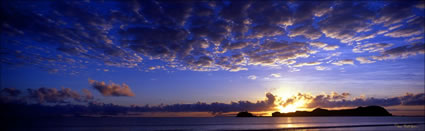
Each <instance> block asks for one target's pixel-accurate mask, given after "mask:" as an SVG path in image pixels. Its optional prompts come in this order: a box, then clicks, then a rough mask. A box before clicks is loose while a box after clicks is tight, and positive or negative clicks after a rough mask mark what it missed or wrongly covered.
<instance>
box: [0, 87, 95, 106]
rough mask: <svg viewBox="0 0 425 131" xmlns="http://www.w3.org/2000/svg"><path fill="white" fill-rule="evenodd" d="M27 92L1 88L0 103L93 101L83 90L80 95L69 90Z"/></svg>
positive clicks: (40, 89) (29, 89) (34, 90)
mask: <svg viewBox="0 0 425 131" xmlns="http://www.w3.org/2000/svg"><path fill="white" fill-rule="evenodd" d="M26 91H27V92H26V93H24V92H23V91H21V90H19V89H16V88H3V89H1V90H0V98H1V102H6V103H8V102H18V103H34V102H35V103H53V104H57V103H71V102H89V101H92V100H93V96H92V95H91V92H90V91H89V90H87V89H83V94H80V93H78V92H76V91H74V90H72V89H71V88H63V87H62V88H61V89H56V88H46V87H41V88H35V89H34V88H28V89H27V90H26Z"/></svg>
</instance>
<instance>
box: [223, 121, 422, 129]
mask: <svg viewBox="0 0 425 131" xmlns="http://www.w3.org/2000/svg"><path fill="white" fill-rule="evenodd" d="M417 125H425V123H402V124H373V125H342V126H313V127H294V128H279V129H253V130H250V131H286V130H305V129H332V128H356V127H383V126H396V127H400V128H409V127H414V126H417ZM226 131H229V130H226ZM232 131H239V130H232Z"/></svg>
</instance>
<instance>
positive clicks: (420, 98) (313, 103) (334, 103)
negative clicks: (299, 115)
mask: <svg viewBox="0 0 425 131" xmlns="http://www.w3.org/2000/svg"><path fill="white" fill-rule="evenodd" d="M350 96H351V94H350V93H341V94H339V93H336V92H331V94H321V95H316V96H314V95H310V94H305V93H299V94H297V95H295V96H292V97H290V98H288V99H287V100H284V101H282V102H281V103H280V105H282V106H286V105H289V104H292V103H295V102H297V101H300V100H303V101H306V105H305V107H306V108H318V107H320V108H335V107H357V106H370V105H379V106H396V105H407V106H410V105H424V104H425V103H424V102H425V95H424V93H418V94H411V93H406V95H403V96H395V97H389V98H374V97H367V98H366V97H353V98H351V99H350Z"/></svg>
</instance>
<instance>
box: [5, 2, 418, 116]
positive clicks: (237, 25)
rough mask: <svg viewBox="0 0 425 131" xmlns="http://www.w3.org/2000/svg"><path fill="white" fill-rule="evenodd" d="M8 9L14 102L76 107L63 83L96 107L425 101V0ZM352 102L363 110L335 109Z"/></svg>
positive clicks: (8, 79) (9, 84)
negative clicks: (305, 97)
mask: <svg viewBox="0 0 425 131" xmlns="http://www.w3.org/2000/svg"><path fill="white" fill-rule="evenodd" d="M1 6H2V9H1V12H2V19H4V20H3V21H2V25H1V29H2V33H1V48H0V49H1V50H0V53H1V59H0V61H1V82H0V85H1V88H2V95H5V96H4V97H12V96H13V97H15V96H14V95H12V94H9V93H8V92H9V91H10V90H9V89H12V88H13V89H14V90H15V89H16V90H20V91H21V93H19V94H20V95H19V97H23V98H25V100H27V99H28V100H27V101H33V102H36V103H38V102H39V103H41V104H43V103H46V102H47V103H49V102H50V103H56V102H57V101H58V100H59V101H63V100H73V98H74V97H70V96H73V95H64V94H66V93H62V94H61V90H63V89H61V88H62V87H63V88H69V89H70V90H72V91H71V92H75V93H76V94H80V95H81V96H83V94H85V95H88V94H86V92H90V93H89V94H90V96H91V97H90V98H91V100H90V101H96V102H103V103H114V104H118V105H124V106H129V105H145V104H149V105H160V104H166V105H173V104H190V103H196V102H206V103H213V102H220V103H229V102H231V101H240V100H242V101H252V102H256V101H262V100H265V98H266V97H265V96H266V93H272V94H273V95H274V96H275V97H276V98H282V99H283V98H290V97H291V96H293V95H297V93H310V94H311V95H312V96H319V95H321V94H322V95H323V94H330V95H332V92H336V93H339V94H341V93H349V94H350V95H349V97H345V96H344V99H346V100H354V99H357V98H359V99H360V98H362V99H364V100H365V101H367V98H372V97H373V98H378V99H383V100H387V99H389V98H399V99H400V101H401V102H400V103H399V104H390V105H386V104H385V103H373V104H377V105H383V106H397V105H401V106H409V105H412V104H404V103H409V101H408V100H407V98H406V100H405V99H402V97H404V96H409V95H407V94H406V93H412V94H413V95H412V97H413V96H415V97H414V98H419V100H420V101H422V102H423V101H424V13H423V10H424V3H423V1H422V2H421V1H412V2H395V1H377V2H351V1H350V2H337V1H326V2H312V1H305V2H286V1H265V2H264V1H263V2H260V1H210V2H207V1H201V2H199V1H198V2H195V1H185V2H175V1H174V2H170V1H105V2H101V1H72V2H69V1H36V2H30V1H13V2H12V1H4V2H2V4H1ZM102 82H104V83H102ZM112 83H114V84H112ZM41 88H45V89H52V90H53V89H54V90H55V91H59V94H55V93H57V92H55V91H53V93H52V92H48V91H47V92H45V91H42V90H40V89H41ZM27 89H32V90H33V91H35V92H37V93H35V94H31V91H26V90H27ZM83 90H85V91H83ZM83 92H84V93H83ZM48 93H52V94H48ZM27 95H29V97H25V96H27ZM79 97H80V96H79ZM267 98H269V97H267ZM13 99H15V98H13ZM266 100H270V99H266ZM409 100H411V101H414V100H413V98H412V99H410V98H409ZM415 100H416V99H415ZM330 101H338V100H337V99H335V100H332V99H331V100H330ZM80 102H81V101H80ZM71 103H73V102H71ZM365 103H367V102H365ZM273 104H274V105H273V106H279V105H285V100H276V101H274V103H273ZM308 105H309V104H308V103H305V107H306V108H313V107H309V106H308ZM358 105H359V106H361V105H364V104H358ZM347 106H357V105H356V104H346V105H337V106H332V107H330V108H339V107H347ZM412 106H418V105H417V104H413V105H412ZM419 106H422V107H421V108H423V103H422V104H419ZM299 108H302V107H299ZM421 108H419V109H421ZM261 109H263V108H261ZM267 109H270V108H267ZM271 110H273V109H271ZM257 111H263V110H259V109H258V110H257ZM422 113H423V112H422Z"/></svg>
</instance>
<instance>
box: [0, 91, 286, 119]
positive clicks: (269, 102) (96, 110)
mask: <svg viewBox="0 0 425 131" xmlns="http://www.w3.org/2000/svg"><path fill="white" fill-rule="evenodd" d="M277 100H278V98H277V96H275V95H273V94H272V93H266V98H265V99H264V100H258V101H256V102H250V101H237V102H230V103H219V102H212V103H203V102H197V103H193V104H170V105H162V104H161V105H158V106H149V105H145V106H138V105H132V106H121V105H115V104H112V103H110V104H105V103H101V102H89V103H88V104H87V105H79V104H67V105H61V104H59V105H52V106H46V105H41V104H25V103H0V105H2V107H8V109H14V110H8V114H2V116H12V117H17V116H25V117H40V116H41V117H46V116H65V115H67V116H69V115H75V116H84V115H89V116H93V115H120V114H127V113H130V112H209V113H212V114H217V113H226V112H238V111H271V110H276V104H275V103H276V101H277ZM22 108H27V109H31V110H23V109H22ZM127 115H130V114H127Z"/></svg>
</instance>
